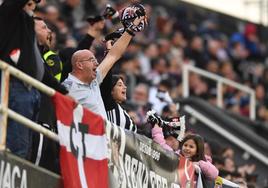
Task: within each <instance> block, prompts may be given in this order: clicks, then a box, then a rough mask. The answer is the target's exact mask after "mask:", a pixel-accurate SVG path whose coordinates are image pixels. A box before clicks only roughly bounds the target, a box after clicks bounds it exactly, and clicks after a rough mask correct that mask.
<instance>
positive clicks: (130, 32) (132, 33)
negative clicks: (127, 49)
mask: <svg viewBox="0 0 268 188" xmlns="http://www.w3.org/2000/svg"><path fill="white" fill-rule="evenodd" d="M126 32H127V33H128V34H130V35H131V36H132V37H134V36H135V33H134V32H133V31H131V30H130V29H129V28H126Z"/></svg>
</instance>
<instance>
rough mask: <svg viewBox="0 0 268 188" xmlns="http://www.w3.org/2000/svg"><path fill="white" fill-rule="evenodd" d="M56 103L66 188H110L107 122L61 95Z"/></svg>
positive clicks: (54, 97) (61, 159) (62, 168)
mask: <svg viewBox="0 0 268 188" xmlns="http://www.w3.org/2000/svg"><path fill="white" fill-rule="evenodd" d="M53 101H54V104H55V108H56V114H57V126H58V135H59V140H60V146H61V148H60V166H61V173H62V177H63V182H64V187H65V188H74V187H75V188H76V187H77V188H78V187H82V188H106V187H108V160H107V143H106V136H105V126H104V120H103V119H102V118H101V116H99V115H96V114H94V113H92V112H90V111H89V110H87V109H85V108H83V107H82V106H81V105H76V103H75V102H74V101H72V100H70V99H69V98H67V97H65V96H64V95H61V94H60V93H57V92H56V94H55V95H54V96H53Z"/></svg>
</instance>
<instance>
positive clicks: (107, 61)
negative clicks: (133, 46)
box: [63, 17, 144, 119]
mask: <svg viewBox="0 0 268 188" xmlns="http://www.w3.org/2000/svg"><path fill="white" fill-rule="evenodd" d="M141 21H144V17H140V18H136V19H135V20H134V23H133V24H134V27H137V25H138V24H139V23H141ZM133 31H134V30H131V29H130V28H128V29H126V31H125V32H124V33H123V35H122V36H121V37H120V38H119V39H118V41H117V42H116V43H115V44H114V45H113V47H112V48H111V50H110V51H109V52H108V54H107V55H106V56H105V58H104V60H103V61H102V62H101V63H100V65H99V66H98V62H97V60H96V58H95V56H94V54H93V53H92V52H91V51H89V50H79V51H77V52H75V53H74V54H73V56H72V67H73V71H72V72H71V73H70V74H69V76H68V78H67V79H66V80H65V81H64V82H63V83H64V84H65V85H66V87H67V88H68V89H69V92H70V95H71V96H73V97H74V98H75V99H76V100H77V101H78V102H80V103H81V104H82V105H84V106H85V107H87V108H89V109H91V110H92V111H93V112H95V113H97V114H100V115H101V116H102V117H103V118H105V119H107V116H106V111H105V107H104V104H103V100H102V98H101V93H100V88H99V85H100V84H101V83H102V81H103V79H104V78H105V76H106V75H107V73H108V71H109V70H110V69H111V67H112V66H113V65H114V63H115V62H116V61H117V60H118V59H119V58H120V57H121V55H122V54H123V53H124V51H125V50H126V47H127V46H128V44H129V42H130V40H131V38H132V37H133V35H134V33H133ZM97 67H98V68H97Z"/></svg>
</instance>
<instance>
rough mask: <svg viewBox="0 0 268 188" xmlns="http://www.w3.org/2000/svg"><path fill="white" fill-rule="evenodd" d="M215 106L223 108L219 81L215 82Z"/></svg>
mask: <svg viewBox="0 0 268 188" xmlns="http://www.w3.org/2000/svg"><path fill="white" fill-rule="evenodd" d="M217 106H218V107H220V108H222V107H223V96H222V82H221V81H219V80H218V82H217Z"/></svg>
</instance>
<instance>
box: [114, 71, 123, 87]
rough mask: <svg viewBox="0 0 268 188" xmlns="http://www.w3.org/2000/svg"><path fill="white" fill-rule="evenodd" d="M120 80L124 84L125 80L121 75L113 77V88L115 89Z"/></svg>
mask: <svg viewBox="0 0 268 188" xmlns="http://www.w3.org/2000/svg"><path fill="white" fill-rule="evenodd" d="M120 79H121V80H122V81H123V82H124V78H123V77H122V76H121V75H118V74H113V75H112V88H114V86H115V85H116V83H117V82H118V80H120Z"/></svg>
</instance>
